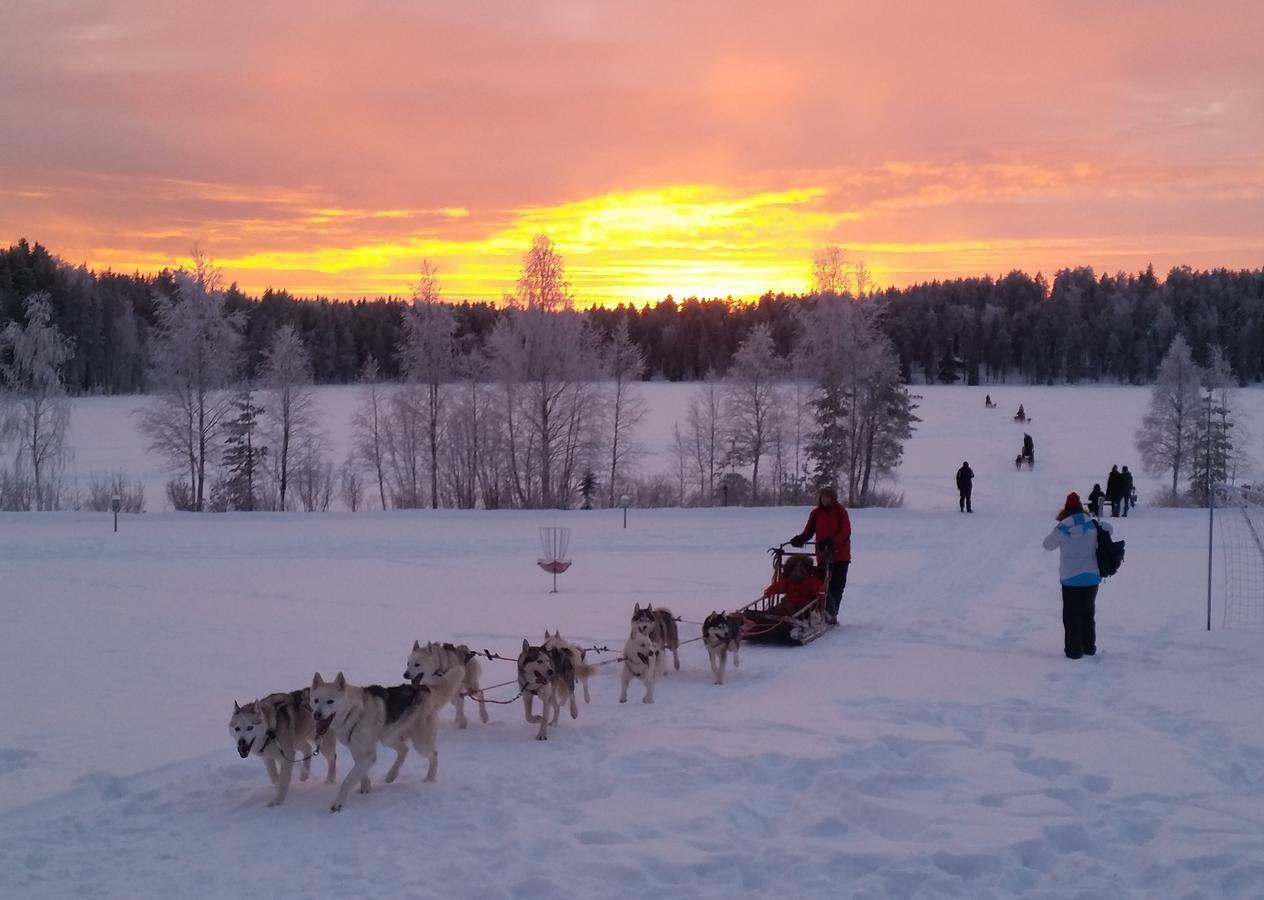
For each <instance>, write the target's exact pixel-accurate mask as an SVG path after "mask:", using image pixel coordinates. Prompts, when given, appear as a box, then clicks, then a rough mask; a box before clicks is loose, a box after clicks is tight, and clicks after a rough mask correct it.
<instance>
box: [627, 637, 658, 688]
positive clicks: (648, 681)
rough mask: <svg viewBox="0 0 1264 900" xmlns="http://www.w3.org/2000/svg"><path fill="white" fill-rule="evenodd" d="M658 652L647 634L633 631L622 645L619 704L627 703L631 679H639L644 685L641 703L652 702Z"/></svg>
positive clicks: (656, 677)
mask: <svg viewBox="0 0 1264 900" xmlns="http://www.w3.org/2000/svg"><path fill="white" fill-rule="evenodd" d="M657 656H658V651H657V650H655V649H654V642H653V641H652V640H651V639H650V636H649V635H648V634H645V633H644V632H641V631H635V630H634V631H633V632H632V634H631V635H629V636H628V641H627V643H626V644H624V645H623V674H622V675H621V676H620V681H619V702H620V703H627V702H628V685H629V684H631V683H632V679H633V678H639V679H641V683H642V684H644V685H645V696H644V697H643V698H641V702H642V703H653V702H654V682H655V681H656V680H657V679H658V661H657V659H656V657H657Z"/></svg>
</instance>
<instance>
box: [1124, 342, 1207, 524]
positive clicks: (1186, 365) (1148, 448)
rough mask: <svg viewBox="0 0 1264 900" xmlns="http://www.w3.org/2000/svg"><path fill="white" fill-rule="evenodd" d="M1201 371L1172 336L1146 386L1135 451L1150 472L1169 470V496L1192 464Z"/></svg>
mask: <svg viewBox="0 0 1264 900" xmlns="http://www.w3.org/2000/svg"><path fill="white" fill-rule="evenodd" d="M1202 382H1203V370H1202V369H1201V368H1200V367H1199V366H1198V364H1197V363H1195V362H1194V358H1193V355H1192V354H1191V352H1190V349H1189V344H1188V343H1187V342H1186V340H1185V338H1184V336H1183V335H1179V334H1178V335H1177V336H1176V337H1174V338H1173V339H1172V343H1171V345H1170V346H1169V347H1168V350H1167V354H1166V355H1164V357H1163V361H1162V362H1161V363H1159V372H1158V378H1157V379H1156V380H1155V382H1154V386H1153V387H1152V388H1151V389H1150V408H1149V410H1148V411H1147V412H1146V414H1145V416H1143V417H1142V419H1141V427H1140V428H1139V429H1138V430H1137V452H1138V453H1140V454H1141V462H1142V464H1143V465H1144V466H1145V468H1146V471H1147V472H1149V473H1150V474H1151V475H1163V474H1166V473H1171V476H1172V489H1171V496H1172V498H1173V499H1175V498H1176V496H1177V491H1178V488H1179V484H1180V477H1181V475H1183V474H1184V473H1185V472H1187V471H1188V470H1189V468H1190V466H1191V465H1192V464H1193V459H1192V456H1193V454H1194V453H1196V452H1197V448H1198V427H1199V419H1200V418H1201V417H1202V416H1204V415H1205V414H1206V403H1205V402H1204V401H1203V399H1202V396H1201V393H1200V391H1199V387H1200V385H1201V384H1202Z"/></svg>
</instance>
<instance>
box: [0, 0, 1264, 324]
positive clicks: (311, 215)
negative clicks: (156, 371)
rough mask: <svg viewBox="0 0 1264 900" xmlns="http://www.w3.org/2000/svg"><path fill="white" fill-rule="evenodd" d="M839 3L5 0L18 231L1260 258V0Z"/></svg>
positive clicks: (179, 246)
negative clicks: (1044, 5)
mask: <svg viewBox="0 0 1264 900" xmlns="http://www.w3.org/2000/svg"><path fill="white" fill-rule="evenodd" d="M821 6H822V5H821V4H814V3H807V2H799V0H791V2H790V3H789V4H780V5H778V7H777V9H775V10H772V9H768V8H767V7H766V6H764V5H760V4H753V3H745V2H737V3H732V2H729V3H724V4H720V3H718V2H713V0H703V2H699V3H696V4H689V6H688V7H687V8H684V9H682V8H680V7H679V5H678V4H669V3H666V2H661V0H651V2H645V3H637V4H630V3H621V2H612V3H609V4H589V3H578V2H548V3H542V4H537V5H532V6H531V7H530V8H529V9H528V8H526V7H523V6H519V5H501V4H495V3H487V4H471V5H463V6H461V7H460V8H449V7H446V6H443V5H431V4H415V5H407V6H395V7H390V8H372V9H368V10H358V11H352V10H335V11H332V12H329V11H326V12H325V13H324V14H323V15H322V16H321V17H319V19H317V18H315V17H311V16H305V15H302V11H303V7H302V6H301V5H299V4H297V3H296V2H293V0H285V2H271V3H264V4H258V5H256V6H255V7H253V8H251V9H250V10H249V11H241V10H237V11H234V10H223V11H216V12H207V13H205V14H204V15H203V16H202V17H201V18H200V19H199V20H198V22H197V27H196V28H191V27H188V26H189V22H188V19H187V16H186V15H185V14H183V13H182V12H181V11H180V10H178V9H176V8H173V7H168V6H166V5H163V6H159V7H156V8H155V7H153V6H152V5H151V4H149V3H146V2H143V0H122V2H119V3H114V4H110V5H108V6H103V7H97V8H79V7H75V6H73V5H69V4H57V3H50V4H38V5H30V6H18V5H16V4H9V5H6V6H5V14H4V15H5V19H6V20H7V22H8V23H9V24H10V25H11V26H12V27H8V28H4V29H0V72H2V73H3V74H4V76H5V80H6V84H9V85H11V90H10V91H8V92H6V95H5V97H4V98H0V107H2V108H3V111H4V118H3V121H4V122H5V123H6V124H5V125H4V126H3V137H4V141H3V145H4V152H3V154H2V155H0V240H3V241H4V242H5V243H6V244H11V243H14V242H16V241H17V240H18V239H19V238H25V239H27V240H29V241H30V242H32V243H35V242H38V243H40V244H42V245H44V246H45V247H47V248H48V249H49V250H50V251H51V252H53V253H55V254H56V255H58V256H59V257H61V258H63V259H65V260H67V261H68V262H71V263H83V264H85V265H87V266H89V267H90V268H93V269H98V270H101V269H113V270H115V271H123V272H129V273H130V272H133V271H136V272H142V273H152V272H157V271H159V270H161V269H163V268H169V267H175V266H179V265H182V264H185V263H187V261H188V259H189V253H190V248H191V247H192V246H194V245H197V246H198V247H200V248H201V249H202V250H203V251H204V252H205V253H207V254H208V255H209V256H211V257H212V258H213V259H214V260H215V261H216V263H217V264H218V265H219V266H220V267H221V268H222V269H223V272H224V275H225V278H226V279H227V280H228V281H233V282H236V283H238V284H239V285H240V286H241V288H242V289H243V290H245V291H247V292H248V293H252V294H257V293H260V292H262V291H263V290H265V289H266V288H269V287H271V288H274V289H277V290H286V291H288V292H290V293H291V294H293V295H296V296H303V297H310V296H317V295H320V296H327V297H334V298H342V299H351V298H359V297H375V296H407V295H408V294H409V293H410V292H411V290H412V288H413V286H414V284H415V283H416V277H417V274H416V273H417V269H418V266H419V264H420V261H421V260H422V259H428V260H430V261H431V262H432V263H433V264H434V265H435V266H436V268H437V269H438V272H439V278H440V281H441V283H442V286H443V292H444V296H445V298H448V299H452V300H466V299H468V300H491V301H498V300H500V299H501V298H502V297H503V296H504V295H505V294H506V293H511V292H512V291H513V290H514V287H515V284H516V280H517V276H518V272H519V269H520V266H521V257H522V253H523V252H524V251H525V250H526V249H527V247H528V246H529V244H530V240H531V237H532V236H533V235H535V234H538V233H545V234H548V235H549V236H550V237H551V238H552V240H553V241H554V243H555V245H556V247H557V249H558V251H559V252H560V253H561V254H562V255H563V257H564V258H565V261H566V265H567V273H568V276H569V278H570V281H571V285H572V288H573V290H574V293H575V298H576V302H577V303H579V304H582V305H590V304H612V303H621V302H623V303H634V304H638V305H639V304H644V303H652V302H657V301H659V300H661V299H663V298H664V297H666V296H667V295H672V296H674V297H676V298H683V297H689V296H698V297H726V296H732V297H734V298H736V299H745V300H752V299H755V298H757V297H758V296H760V295H761V294H764V293H766V292H769V291H773V292H777V291H784V292H788V293H795V292H801V291H802V290H804V288H805V286H806V283H807V278H808V271H809V260H810V256H811V254H812V252H813V250H814V249H815V248H818V247H820V246H822V245H839V246H842V247H844V248H846V250H847V253H848V257H849V259H851V260H853V261H863V262H864V263H865V264H866V266H867V267H868V269H869V271H870V273H871V275H872V278H873V282H874V284H875V285H876V286H880V287H885V286H904V285H908V284H911V283H916V282H920V281H927V280H932V279H942V278H952V277H960V276H967V275H988V274H990V275H999V274H1003V273H1005V272H1007V271H1010V270H1012V269H1022V270H1024V271H1027V272H1029V273H1032V274H1034V273H1036V272H1037V271H1043V272H1044V273H1045V274H1046V276H1051V275H1052V273H1053V272H1055V271H1057V270H1059V269H1063V268H1068V267H1075V266H1092V267H1094V268H1095V269H1096V270H1098V271H1099V272H1115V271H1120V270H1122V271H1128V272H1135V271H1138V270H1141V269H1144V268H1145V267H1146V266H1147V265H1153V266H1154V267H1155V269H1156V270H1158V271H1166V270H1167V269H1168V268H1170V267H1172V266H1177V265H1190V266H1193V267H1195V268H1214V267H1221V266H1223V267H1228V268H1255V267H1258V266H1259V265H1260V264H1261V262H1262V261H1264V216H1262V215H1261V212H1264V165H1262V164H1261V155H1260V151H1259V147H1260V146H1261V145H1264V114H1262V113H1264V62H1262V57H1261V55H1260V54H1259V53H1258V52H1257V50H1256V48H1255V47H1254V41H1253V36H1254V35H1256V34H1258V33H1259V31H1260V28H1259V26H1261V25H1264V8H1261V7H1259V6H1258V5H1257V4H1252V3H1245V2H1243V3H1232V4H1227V5H1226V6H1224V7H1222V8H1221V12H1222V13H1223V14H1222V15H1217V16H1216V17H1214V18H1212V17H1208V16H1205V15H1200V14H1199V13H1198V12H1197V11H1195V10H1186V9H1183V8H1180V7H1175V6H1163V7H1146V8H1144V9H1136V8H1132V9H1126V8H1121V9H1103V8H1098V7H1096V6H1088V5H1072V6H1069V7H1062V8H1059V9H1057V10H1052V9H1040V10H1031V9H1019V8H1016V7H1014V6H1012V5H1010V4H1005V3H999V2H996V3H993V2H987V3H970V4H966V5H963V6H955V7H954V8H953V9H950V10H949V9H922V10H917V11H911V10H891V9H886V8H881V7H879V6H878V5H872V6H865V5H850V4H849V5H845V6H844V5H829V8H821ZM1191 32H1197V33H1198V34H1199V35H1200V39H1199V40H1197V41H1190V40H1189V39H1188V36H1189V35H1190V33H1191Z"/></svg>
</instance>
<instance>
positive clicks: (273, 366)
mask: <svg viewBox="0 0 1264 900" xmlns="http://www.w3.org/2000/svg"><path fill="white" fill-rule="evenodd" d="M259 385H260V387H261V388H262V394H263V397H262V401H263V403H262V406H263V410H264V427H263V430H264V434H265V435H266V436H267V442H268V446H269V447H271V450H272V452H271V454H270V459H271V463H272V477H273V480H274V481H275V483H276V489H277V496H278V508H280V509H282V510H285V509H289V508H290V507H291V506H292V500H293V497H292V496H290V495H291V490H290V482H291V472H292V470H293V468H294V462H295V460H296V459H298V458H299V456H301V455H304V454H305V453H306V452H307V449H308V445H309V444H311V443H313V442H319V441H320V438H321V436H320V432H319V424H318V422H317V417H316V394H315V391H314V390H313V389H312V362H311V354H310V353H309V352H308V350H307V346H306V345H305V344H304V343H303V339H302V338H301V337H299V335H298V332H297V331H295V329H294V326H293V325H291V324H289V323H288V322H287V323H286V324H284V325H282V326H281V327H280V328H278V329H277V332H276V334H275V335H273V337H272V342H271V343H270V344H269V345H268V349H267V350H265V351H264V354H263V367H262V370H261V371H260V373H259Z"/></svg>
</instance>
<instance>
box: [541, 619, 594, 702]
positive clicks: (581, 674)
mask: <svg viewBox="0 0 1264 900" xmlns="http://www.w3.org/2000/svg"><path fill="white" fill-rule="evenodd" d="M540 646H542V647H544V648H545V649H546V650H561V651H562V652H563V653H566V654H567V655H569V656H570V658H571V665H572V666H574V667H575V677H576V678H578V679H579V682H580V684H582V685H583V686H584V702H585V703H591V702H592V699H591V698H590V697H589V695H588V679H589V678H591V677H592V676H593V674H594V673H596V671H597V667H596V666H592V665H589V664H588V662H587V660H586V659H585V657H584V651H583V650H581V649H580V648H579V647H577V646H575V645H574V644H572V643H570V642H569V641H566V640H563V639H562V632H561V631H560V630H559V631H555V632H553V634H551V635H550V634H549V633H548V632H547V631H546V632H544V643H543V644H541V645H540ZM575 716H576V713H575V712H573V711H572V712H571V718H575Z"/></svg>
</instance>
